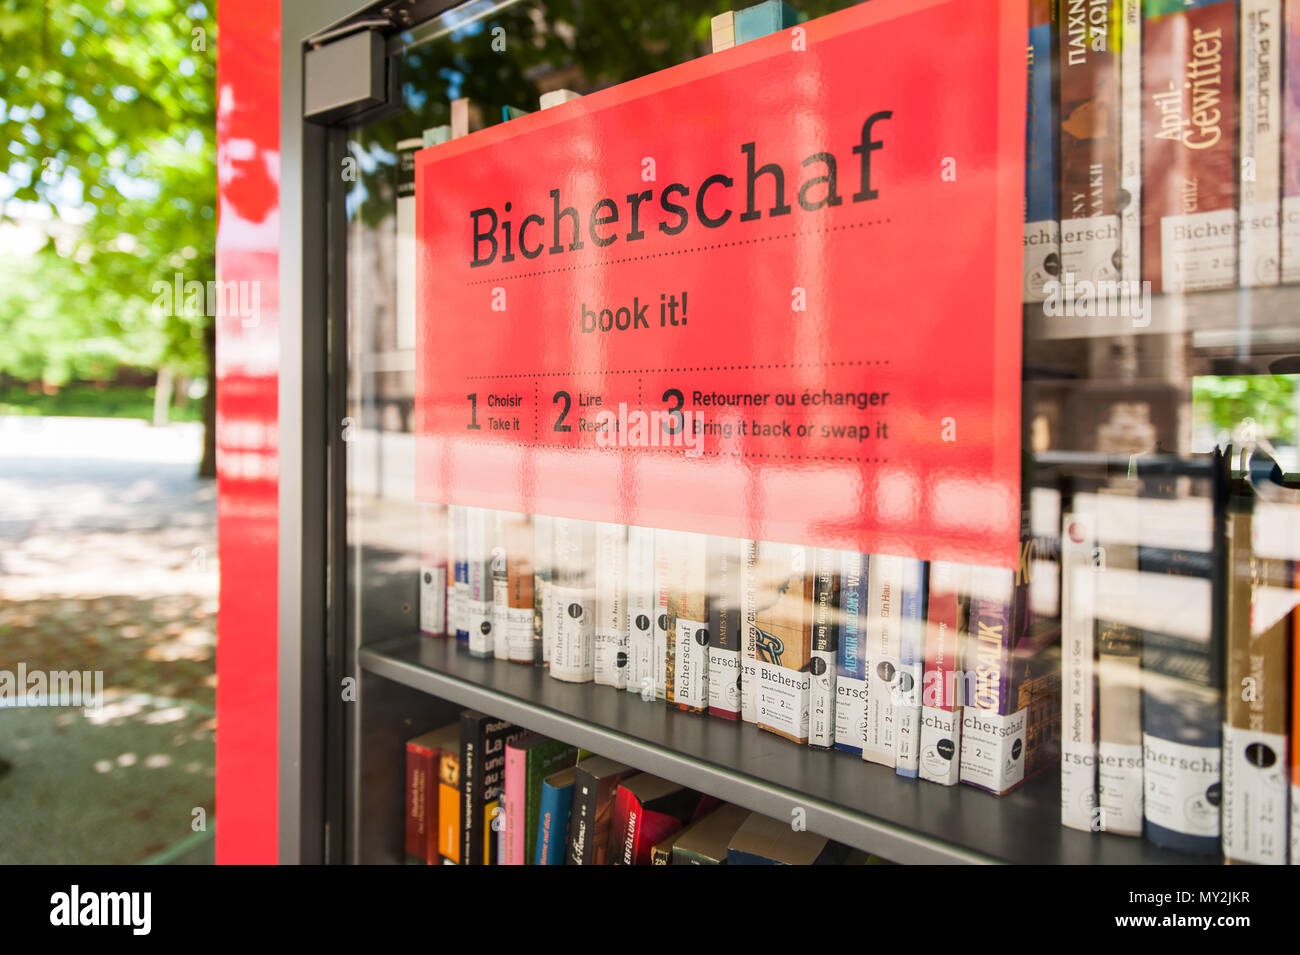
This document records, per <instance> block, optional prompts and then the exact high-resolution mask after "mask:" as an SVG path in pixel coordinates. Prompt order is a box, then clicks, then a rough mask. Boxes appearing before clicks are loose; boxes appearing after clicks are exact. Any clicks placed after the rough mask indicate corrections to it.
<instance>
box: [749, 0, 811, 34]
mask: <svg viewBox="0 0 1300 955" xmlns="http://www.w3.org/2000/svg"><path fill="white" fill-rule="evenodd" d="M806 19H807V17H806V16H805V15H804V14H802V13H800V12H799V11H797V10H795V9H794V8H792V7H791V6H790V5H789V4H786V3H782V2H781V0H763V2H762V3H756V4H754V5H753V6H752V7H745V8H744V9H743V10H737V11H736V18H735V42H736V43H737V44H741V43H747V42H749V41H750V40H757V39H758V38H759V37H765V36H767V35H769V34H771V33H776V32H777V31H778V30H784V29H786V28H787V27H792V26H795V25H796V24H798V23H802V22H803V21H804V20H806Z"/></svg>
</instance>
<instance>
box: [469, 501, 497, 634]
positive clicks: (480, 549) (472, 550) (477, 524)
mask: <svg viewBox="0 0 1300 955" xmlns="http://www.w3.org/2000/svg"><path fill="white" fill-rule="evenodd" d="M494 523H495V518H494V516H493V515H492V514H490V513H489V512H488V511H487V510H485V509H484V508H481V507H467V508H465V550H466V561H467V574H468V577H469V591H468V598H467V600H466V603H465V624H466V628H467V629H468V630H469V652H470V653H471V654H473V655H474V656H479V657H488V656H491V655H492V652H493V650H494V649H495V640H494V638H493V636H492V548H493V546H494V538H495V537H496V535H495V533H493V530H494Z"/></svg>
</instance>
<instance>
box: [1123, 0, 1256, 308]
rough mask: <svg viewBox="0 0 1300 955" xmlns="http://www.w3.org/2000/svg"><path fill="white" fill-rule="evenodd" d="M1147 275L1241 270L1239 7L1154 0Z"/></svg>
mask: <svg viewBox="0 0 1300 955" xmlns="http://www.w3.org/2000/svg"><path fill="white" fill-rule="evenodd" d="M1145 13H1146V21H1145V23H1144V24H1143V49H1144V58H1143V70H1144V72H1143V93H1144V95H1143V106H1144V113H1143V135H1142V146H1143V149H1142V163H1143V176H1142V181H1143V202H1142V205H1143V212H1142V236H1143V237H1142V242H1143V249H1142V278H1143V280H1145V281H1148V282H1150V283H1151V288H1152V290H1153V291H1156V292H1161V291H1164V292H1186V291H1192V290H1200V289H1214V288H1226V287H1229V286H1231V285H1233V284H1234V283H1235V281H1236V277H1237V271H1236V267H1237V208H1236V203H1237V176H1238V174H1237V164H1236V157H1235V153H1236V140H1237V100H1236V92H1235V91H1236V85H1237V6H1236V3H1235V0H1147V3H1146V5H1145Z"/></svg>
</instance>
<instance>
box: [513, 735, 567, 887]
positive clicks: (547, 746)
mask: <svg viewBox="0 0 1300 955" xmlns="http://www.w3.org/2000/svg"><path fill="white" fill-rule="evenodd" d="M577 761H578V750H577V749H576V748H575V747H573V746H570V745H568V744H567V743H561V742H560V741H559V740H553V739H547V738H546V737H545V736H539V735H537V734H536V733H525V734H524V735H523V736H520V737H519V738H518V739H516V740H513V741H511V742H510V743H508V744H506V771H505V818H506V831H505V839H504V847H503V852H502V856H503V858H502V860H501V861H502V864H503V865H531V864H533V862H534V861H535V856H534V853H533V851H532V849H533V847H534V846H536V845H537V824H538V820H539V819H540V818H541V801H542V780H544V779H545V778H546V777H547V776H550V775H551V774H553V773H557V772H559V771H560V770H562V769H567V768H568V767H570V766H572V765H574V764H575V763H576V762H577Z"/></svg>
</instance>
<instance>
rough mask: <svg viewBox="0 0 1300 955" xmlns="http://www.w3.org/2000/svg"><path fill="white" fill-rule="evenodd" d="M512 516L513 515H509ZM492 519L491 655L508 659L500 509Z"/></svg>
mask: <svg viewBox="0 0 1300 955" xmlns="http://www.w3.org/2000/svg"><path fill="white" fill-rule="evenodd" d="M510 516H513V515H510ZM489 519H490V520H491V521H492V541H493V543H492V610H491V613H492V636H491V641H492V656H493V657H495V658H496V659H498V660H509V659H510V573H509V568H508V563H509V556H508V555H507V552H506V534H507V530H506V523H507V521H508V520H509V516H507V515H506V514H505V513H504V512H502V511H497V512H496V513H495V514H492V515H490V516H489Z"/></svg>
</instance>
